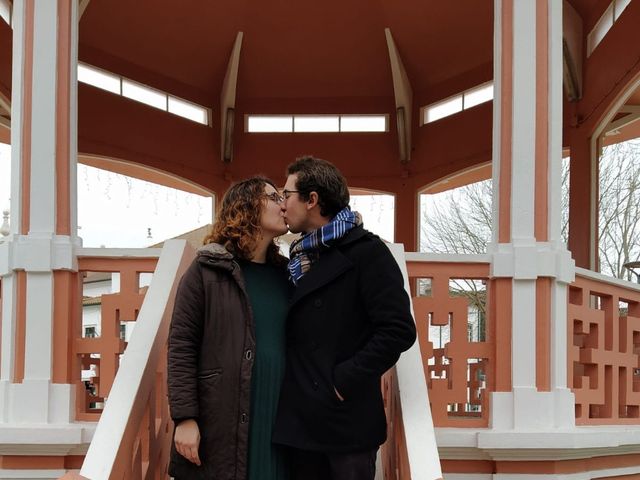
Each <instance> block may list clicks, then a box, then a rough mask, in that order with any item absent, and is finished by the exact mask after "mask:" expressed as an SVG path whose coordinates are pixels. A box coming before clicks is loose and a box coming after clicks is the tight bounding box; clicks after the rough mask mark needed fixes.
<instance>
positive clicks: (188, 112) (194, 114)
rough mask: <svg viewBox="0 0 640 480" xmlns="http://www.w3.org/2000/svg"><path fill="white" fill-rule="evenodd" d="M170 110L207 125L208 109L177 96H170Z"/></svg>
mask: <svg viewBox="0 0 640 480" xmlns="http://www.w3.org/2000/svg"><path fill="white" fill-rule="evenodd" d="M169 112H171V113H173V114H175V115H180V116H181V117H184V118H188V119H189V120H193V121H194V122H198V123H202V124H203V125H207V123H208V121H207V116H208V115H207V109H206V108H203V107H201V106H199V105H195V104H193V103H190V102H185V101H184V100H180V99H178V98H175V97H171V96H170V97H169Z"/></svg>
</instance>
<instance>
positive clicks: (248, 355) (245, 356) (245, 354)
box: [244, 350, 253, 360]
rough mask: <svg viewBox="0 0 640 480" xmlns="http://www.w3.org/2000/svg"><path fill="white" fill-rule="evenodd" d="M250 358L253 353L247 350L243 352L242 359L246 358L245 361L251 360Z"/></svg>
mask: <svg viewBox="0 0 640 480" xmlns="http://www.w3.org/2000/svg"><path fill="white" fill-rule="evenodd" d="M252 357H253V352H252V351H251V350H247V351H246V352H244V358H246V359H247V360H251V358H252Z"/></svg>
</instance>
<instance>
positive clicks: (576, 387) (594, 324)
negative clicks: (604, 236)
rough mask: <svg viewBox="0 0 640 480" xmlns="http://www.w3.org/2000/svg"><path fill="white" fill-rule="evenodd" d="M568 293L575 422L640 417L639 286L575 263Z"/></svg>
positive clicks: (619, 421) (627, 420)
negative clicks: (574, 272)
mask: <svg viewBox="0 0 640 480" xmlns="http://www.w3.org/2000/svg"><path fill="white" fill-rule="evenodd" d="M577 270H578V271H577V274H576V280H575V282H573V283H572V284H571V286H570V287H569V295H568V297H569V298H568V318H567V319H568V328H569V332H568V333H569V334H568V341H569V345H568V357H569V359H568V376H567V378H568V382H569V387H570V388H571V389H572V390H573V392H574V394H575V397H576V424H578V425H612V424H636V425H637V424H638V422H639V421H640V287H639V286H637V285H636V284H632V283H630V282H625V281H621V280H617V279H613V278H608V277H605V276H604V275H600V274H597V273H593V272H590V271H588V270H583V269H577Z"/></svg>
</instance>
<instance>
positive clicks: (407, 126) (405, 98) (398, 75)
mask: <svg viewBox="0 0 640 480" xmlns="http://www.w3.org/2000/svg"><path fill="white" fill-rule="evenodd" d="M384 34H385V37H386V39H387V49H388V50H389V61H390V62H391V75H392V77H393V93H394V96H395V101H396V126H397V129H398V156H399V158H400V162H401V163H408V162H409V160H411V127H412V123H413V122H412V118H413V117H412V111H411V109H412V106H413V90H412V89H411V82H410V81H409V77H408V75H407V71H406V70H405V68H404V64H403V63H402V58H401V57H400V52H398V48H397V47H396V44H395V42H394V40H393V35H391V30H390V29H389V28H385V29H384Z"/></svg>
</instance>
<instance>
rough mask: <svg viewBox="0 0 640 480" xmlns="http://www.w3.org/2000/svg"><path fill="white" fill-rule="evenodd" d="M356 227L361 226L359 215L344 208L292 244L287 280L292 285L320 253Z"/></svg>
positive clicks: (309, 267) (308, 268)
mask: <svg viewBox="0 0 640 480" xmlns="http://www.w3.org/2000/svg"><path fill="white" fill-rule="evenodd" d="M358 225H362V217H361V216H360V214H359V213H358V212H352V211H351V209H350V208H349V207H345V208H343V209H342V210H340V211H339V212H338V214H337V215H336V216H335V217H333V219H332V220H331V221H330V222H329V223H327V224H326V225H324V226H322V227H320V228H318V229H317V230H313V231H312V232H309V233H306V234H304V235H303V236H302V237H300V238H299V239H298V240H296V241H295V242H293V243H292V244H291V248H290V249H289V278H290V279H291V281H292V282H293V283H294V285H297V284H298V281H299V280H300V279H301V278H302V277H303V276H304V274H305V273H307V272H308V271H309V270H310V269H311V267H312V266H313V264H314V263H315V262H316V261H317V260H318V258H319V257H320V251H322V250H326V249H327V248H330V247H331V245H333V243H335V241H336V240H338V239H340V238H342V237H344V236H345V235H346V234H347V232H348V231H349V230H351V229H352V228H353V227H356V226H358Z"/></svg>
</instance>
